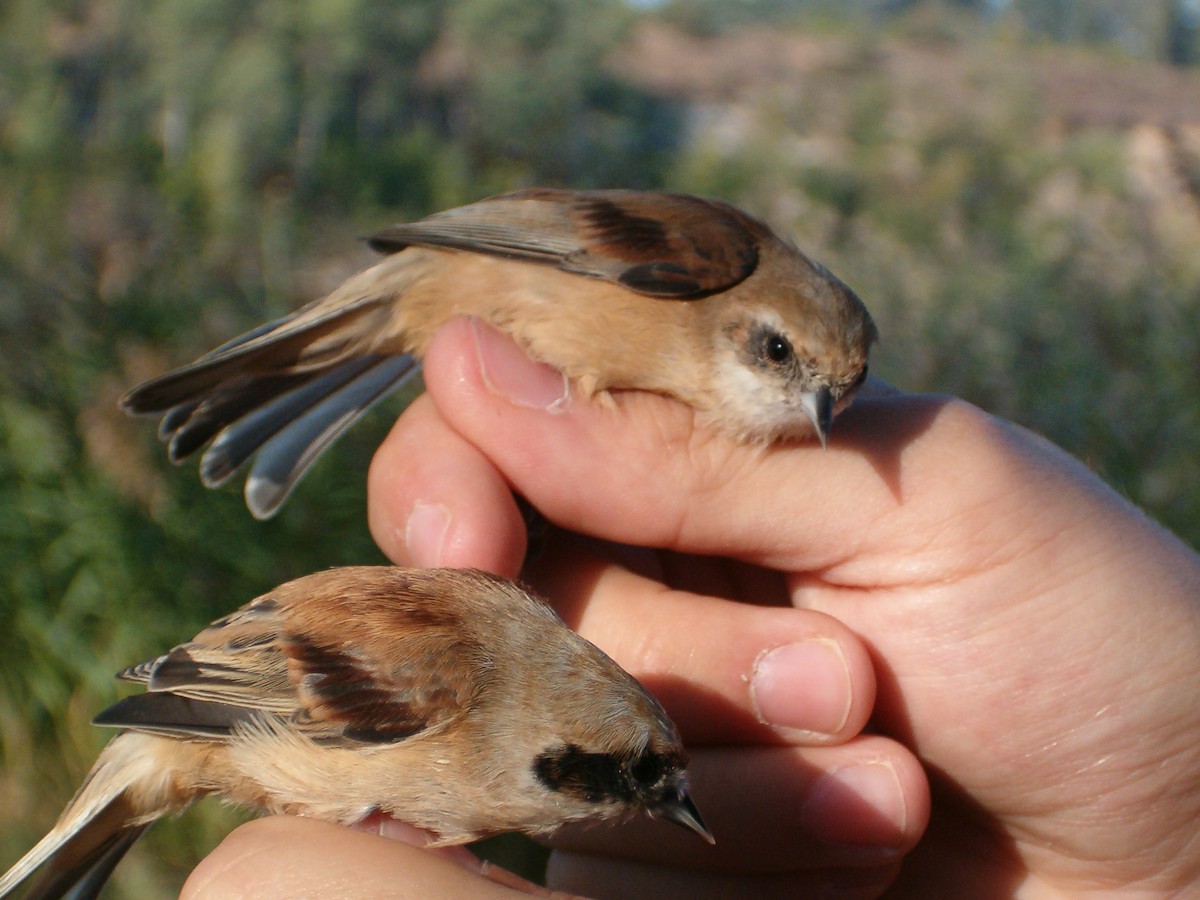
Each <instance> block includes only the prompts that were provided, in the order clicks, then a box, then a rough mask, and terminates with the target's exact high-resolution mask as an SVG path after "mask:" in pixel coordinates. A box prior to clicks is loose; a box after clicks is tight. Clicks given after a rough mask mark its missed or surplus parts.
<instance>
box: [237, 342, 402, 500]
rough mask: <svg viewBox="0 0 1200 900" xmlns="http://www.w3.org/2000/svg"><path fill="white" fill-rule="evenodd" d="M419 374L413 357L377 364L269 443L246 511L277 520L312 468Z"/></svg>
mask: <svg viewBox="0 0 1200 900" xmlns="http://www.w3.org/2000/svg"><path fill="white" fill-rule="evenodd" d="M419 371H420V366H419V364H418V363H417V360H415V359H414V358H413V357H411V356H407V355H406V356H389V357H383V358H382V359H377V360H376V362H375V364H374V365H373V366H371V367H370V368H368V369H366V370H365V371H364V372H363V373H362V374H361V375H359V376H358V377H356V378H355V379H354V380H352V381H350V382H349V383H347V384H346V385H345V386H344V387H341V388H338V389H337V390H336V391H334V392H333V393H332V394H330V395H329V396H328V397H326V398H325V399H324V400H321V401H319V402H318V403H317V404H316V405H314V406H313V407H312V408H311V409H309V410H308V411H307V412H305V413H303V415H301V416H299V417H298V418H296V419H295V420H294V421H292V422H291V423H290V424H289V425H288V426H287V427H285V428H284V429H282V430H281V431H279V433H278V434H276V435H275V436H274V437H272V438H271V439H270V440H268V441H267V442H266V443H264V444H263V445H262V447H261V448H260V449H259V452H258V456H257V458H256V459H255V460H254V466H253V468H252V469H251V470H250V476H249V477H248V478H247V479H246V488H245V495H246V506H247V507H248V508H249V510H250V512H251V513H252V514H253V515H254V517H255V518H258V519H266V518H269V517H271V516H273V515H274V514H275V513H276V512H277V511H278V510H279V507H281V506H282V505H283V503H284V501H285V500H287V498H288V495H289V494H291V492H292V489H293V488H295V486H296V485H297V484H298V483H299V482H300V479H301V478H303V477H304V474H305V473H306V472H307V471H308V469H309V467H311V466H312V464H313V463H314V462H316V461H317V459H318V458H319V457H320V456H321V454H322V453H324V452H325V450H326V449H328V448H329V447H330V446H331V445H332V444H333V442H334V441H336V440H337V439H338V438H339V437H340V436H341V435H342V433H343V432H344V431H345V430H346V429H347V428H349V427H350V426H351V425H353V424H354V423H355V422H357V421H358V419H359V418H360V417H361V416H362V415H363V414H364V413H366V412H367V410H369V409H370V408H371V407H372V406H374V405H375V404H376V403H377V402H378V401H380V400H382V399H383V398H384V397H385V396H387V395H388V394H390V393H391V392H392V391H395V390H397V389H399V388H401V387H403V386H404V385H405V384H407V383H408V382H409V380H410V379H411V378H412V377H413V376H414V375H415V374H416V373H417V372H419Z"/></svg>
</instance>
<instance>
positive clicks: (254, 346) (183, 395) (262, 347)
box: [121, 297, 381, 415]
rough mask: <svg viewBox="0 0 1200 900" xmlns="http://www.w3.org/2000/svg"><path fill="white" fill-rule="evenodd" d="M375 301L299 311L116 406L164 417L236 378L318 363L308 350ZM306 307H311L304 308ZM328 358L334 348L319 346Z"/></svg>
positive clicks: (373, 306)
mask: <svg viewBox="0 0 1200 900" xmlns="http://www.w3.org/2000/svg"><path fill="white" fill-rule="evenodd" d="M380 299H381V298H379V297H365V298H362V299H361V300H358V301H356V302H353V303H347V304H344V305H340V306H338V307H336V308H334V309H332V310H331V311H329V312H326V313H323V314H320V315H317V314H313V315H311V316H307V317H306V316H304V315H303V313H304V312H305V310H300V311H299V312H296V313H292V314H291V315H288V316H284V317H283V318H281V319H276V320H275V321H273V322H269V323H267V324H265V325H260V326H258V327H257V328H255V329H254V330H252V331H248V332H246V333H245V334H243V335H241V336H239V337H236V338H234V339H233V340H232V341H229V342H228V343H226V344H223V345H222V346H220V347H218V348H217V349H216V350H213V351H212V352H211V353H207V354H205V355H204V356H202V357H200V358H199V359H198V360H196V361H195V362H194V363H191V364H190V365H186V366H183V367H182V368H179V369H176V370H175V371H173V372H168V373H167V374H166V375H162V376H160V377H158V378H153V379H151V380H150V381H147V382H145V383H144V384H140V385H138V386H137V387H135V388H134V389H133V390H132V391H130V392H129V393H128V394H126V395H125V396H124V397H123V398H122V399H121V407H122V408H123V409H124V410H125V411H126V412H129V413H132V414H134V415H141V414H149V413H169V412H170V411H171V409H172V408H173V407H176V406H179V405H180V404H188V403H193V402H195V401H197V400H199V399H203V398H204V397H206V396H207V395H208V394H209V393H210V392H211V391H213V390H214V389H216V388H219V387H220V386H221V385H223V384H225V383H227V382H229V381H231V380H234V379H237V378H239V377H243V378H244V377H254V376H257V375H262V374H267V373H271V372H279V371H283V370H285V369H287V368H288V367H289V366H294V365H298V364H302V365H305V366H313V365H319V364H320V362H322V359H320V358H314V353H313V347H314V346H317V345H319V344H320V342H321V339H322V338H324V337H327V336H328V335H330V334H333V333H334V332H336V331H338V330H341V329H345V328H347V326H348V325H350V324H351V323H352V322H353V321H354V320H355V319H357V318H358V317H360V316H362V315H364V314H366V313H368V312H371V311H373V310H376V309H377V308H378V306H379V303H380ZM309 308H311V307H309ZM323 350H324V351H325V352H326V354H327V358H326V361H328V357H329V356H336V355H337V350H336V349H333V351H332V353H331V352H330V350H331V348H330V347H328V346H325V347H323Z"/></svg>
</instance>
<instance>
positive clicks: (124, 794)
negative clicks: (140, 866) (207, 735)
mask: <svg viewBox="0 0 1200 900" xmlns="http://www.w3.org/2000/svg"><path fill="white" fill-rule="evenodd" d="M161 740H163V739H162V738H155V737H153V736H150V735H143V734H135V733H131V732H125V733H123V734H120V735H118V736H117V737H115V738H114V739H113V740H112V741H110V742H109V745H108V746H107V747H105V748H104V752H103V753H101V754H100V758H99V759H98V760H97V761H96V765H94V766H93V767H92V771H91V772H90V773H88V777H87V779H86V780H85V781H84V783H83V785H82V786H81V787H80V788H79V790H78V791H77V792H76V794H75V796H74V797H73V798H72V799H71V802H70V803H69V804H67V808H66V809H65V810H63V814H62V815H61V816H60V817H59V819H58V822H57V823H55V825H54V827H53V828H52V829H51V830H50V833H49V834H47V835H46V836H45V837H44V838H42V839H41V840H40V841H38V842H37V844H36V845H35V846H34V847H33V849H32V850H30V851H29V852H28V853H26V854H25V855H24V856H23V857H21V859H20V860H19V861H18V862H17V864H16V865H14V866H13V867H12V868H11V869H9V870H8V871H7V872H5V873H4V874H3V875H0V900H2V898H6V897H9V896H10V895H11V894H12V893H13V891H15V890H16V889H17V888H18V887H20V886H21V885H22V884H23V883H24V882H25V881H27V880H28V879H29V878H30V877H31V876H32V875H34V873H37V872H39V870H40V874H39V876H38V878H37V879H36V881H35V882H34V883H33V886H32V887H31V888H30V889H29V891H28V892H27V893H26V894H25V898H26V900H53V898H58V897H65V898H70V900H89V898H93V897H95V896H96V895H97V894H99V893H100V889H101V888H102V887H104V883H105V882H106V881H107V880H108V876H109V875H111V874H112V870H113V868H114V867H115V866H116V865H117V863H118V862H120V861H121V857H123V856H124V855H125V852H126V851H127V850H128V849H129V848H130V847H132V846H133V844H134V842H136V841H137V839H138V838H139V837H141V835H142V832H143V831H145V830H146V829H147V828H149V827H150V826H151V825H152V824H153V823H154V822H155V820H157V819H158V818H160V817H161V816H163V815H165V814H167V813H169V812H174V811H175V810H177V809H181V808H183V807H184V806H186V805H187V803H188V802H189V800H190V798H186V799H184V798H178V797H176V796H174V795H173V794H172V791H171V773H170V771H169V770H163V768H162V764H161V760H160V758H159V755H158V754H156V753H154V752H153V748H152V747H149V746H147V744H148V743H154V742H158V741H161Z"/></svg>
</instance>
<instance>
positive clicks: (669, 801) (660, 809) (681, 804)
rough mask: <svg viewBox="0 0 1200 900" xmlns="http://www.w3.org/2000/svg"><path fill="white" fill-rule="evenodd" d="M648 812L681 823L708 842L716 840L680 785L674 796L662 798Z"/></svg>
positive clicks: (713, 842) (677, 823)
mask: <svg viewBox="0 0 1200 900" xmlns="http://www.w3.org/2000/svg"><path fill="white" fill-rule="evenodd" d="M650 813H651V815H653V816H655V817H657V818H659V819H666V820H667V821H668V822H674V823H675V824H676V825H682V826H683V827H684V828H687V829H688V830H690V831H694V832H696V834H698V835H700V837H702V838H704V840H706V841H708V842H709V843H710V844H715V843H716V842H717V841H716V838H714V837H713V836H712V832H711V831H709V830H708V826H707V825H705V824H704V820H703V819H702V818H700V810H698V809H696V804H695V803H693V802H692V798H691V797H690V796H689V795H688V792H687V790H686V789H684V788H683V787H682V786H681V787H680V788H679V789H678V791H677V792H676V794H675V796H674V797H667V798H666V799H664V800H662V801H661V802H660V803H658V804H657V805H656V806H655V807H654V808H653V809H651V810H650Z"/></svg>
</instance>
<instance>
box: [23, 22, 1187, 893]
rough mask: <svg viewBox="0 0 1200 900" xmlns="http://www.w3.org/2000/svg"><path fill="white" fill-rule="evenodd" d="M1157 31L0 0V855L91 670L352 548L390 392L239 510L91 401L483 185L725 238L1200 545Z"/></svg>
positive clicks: (72, 736)
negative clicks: (821, 267)
mask: <svg viewBox="0 0 1200 900" xmlns="http://www.w3.org/2000/svg"><path fill="white" fill-rule="evenodd" d="M1188 8H1189V7H1188V4H1187V3H1170V2H1162V3H1133V2H1127V3H1119V2H1115V0H1111V2H1106V3H1097V4H1086V5H1083V4H1062V3H1054V2H1048V0H1047V2H1035V0H1014V2H1012V3H997V2H992V3H969V2H958V3H895V2H891V3H889V2H884V0H876V2H858V3H854V2H847V3H837V4H834V3H828V2H819V0H810V2H803V3H790V2H789V3H782V2H761V3H751V2H732V0H712V2H706V0H688V2H685V0H676V2H670V3H665V4H663V5H661V6H655V5H651V6H649V7H647V6H645V5H644V4H641V5H637V6H627V5H625V4H623V3H621V2H618V0H604V2H585V0H520V2H518V0H461V2H448V0H407V2H405V3H402V4H396V3H387V2H383V0H298V2H294V3H278V2H269V0H254V2H242V3H236V4H234V3H230V2H227V0H208V2H204V3H200V2H195V0H160V2H157V3H155V4H152V5H149V6H147V5H146V4H143V3H138V2H135V0H9V2H8V3H6V4H5V5H4V6H3V7H0V185H2V187H0V354H2V355H3V358H4V360H5V365H4V367H3V369H2V370H0V504H2V505H3V508H4V509H5V510H6V512H5V515H4V516H2V517H0V535H2V539H0V609H2V611H3V616H4V621H5V622H6V623H7V627H5V628H4V629H3V630H2V631H0V653H3V655H4V658H5V659H6V661H7V662H6V664H5V666H4V667H3V672H2V676H0V677H2V678H3V682H2V684H0V759H2V762H3V776H2V777H0V859H2V860H3V861H4V863H8V862H9V861H11V860H13V859H15V858H16V857H17V856H18V855H19V854H20V853H21V852H23V851H24V850H25V849H27V847H28V846H29V845H30V844H31V843H32V842H33V841H34V840H35V839H36V838H37V837H38V836H40V834H41V833H42V832H43V831H44V830H45V828H46V827H47V826H48V825H49V824H50V822H51V821H52V820H53V818H54V817H55V816H56V815H57V812H58V810H59V808H60V805H61V802H63V801H65V799H66V798H67V797H68V796H69V795H70V793H71V792H72V790H73V789H74V786H75V784H76V783H77V781H78V779H79V778H80V777H81V775H82V774H83V773H84V772H85V771H86V770H87V768H88V767H89V765H90V764H91V762H92V760H93V759H94V755H95V753H96V752H97V750H98V748H99V747H100V745H101V744H102V743H103V741H104V739H105V738H106V737H107V736H106V735H104V734H102V733H100V732H99V730H98V729H93V728H92V727H91V726H90V725H89V724H88V720H89V719H90V717H91V715H92V714H94V713H95V712H96V711H97V710H99V709H100V708H102V707H103V706H104V705H105V704H106V703H108V702H111V701H112V700H113V699H115V698H116V696H117V687H116V684H115V683H114V682H113V681H112V677H111V676H112V673H113V672H115V671H117V670H119V669H120V668H122V667H123V666H125V665H127V664H129V663H131V662H133V661H136V660H140V659H143V658H147V657H150V656H153V655H155V654H157V653H158V652H161V651H162V650H163V649H165V648H166V647H168V646H170V645H171V644H173V643H175V642H177V641H178V640H180V639H183V638H186V637H188V636H190V635H191V634H192V633H193V632H194V631H195V630H196V629H198V628H199V627H200V626H202V625H203V624H204V623H205V622H207V621H209V620H210V619H212V618H213V617H215V616H217V615H219V614H221V613H224V612H227V611H229V610H230V609H232V608H234V607H236V606H238V605H240V604H241V603H243V602H245V601H247V600H249V599H250V598H251V597H253V596H255V595H257V594H258V593H261V592H262V591H263V590H266V589H268V588H269V587H270V586H272V585H274V584H276V583H278V582H280V581H282V580H285V579H287V578H290V577H294V576H297V575H300V574H302V573H304V572H308V571H312V570H314V569H317V568H321V567H324V566H329V565H335V564H343V563H352V562H354V563H362V562H372V561H380V560H381V557H380V555H379V553H378V551H377V550H375V549H374V547H373V545H372V543H371V541H370V537H369V535H368V533H367V530H366V526H365V516H364V498H363V489H364V476H365V472H366V468H367V465H368V463H369V460H370V455H371V452H372V449H373V447H374V446H375V445H376V444H377V443H378V441H379V439H380V438H381V436H382V434H383V432H384V430H385V429H386V427H387V423H388V419H389V417H391V416H393V415H394V413H395V408H396V405H395V404H393V405H392V406H391V407H389V408H388V409H386V410H381V411H380V412H379V413H377V414H375V415H374V416H373V417H372V419H371V420H370V421H369V422H367V423H364V424H363V425H360V426H359V427H358V428H356V429H354V430H353V431H352V432H351V433H350V435H349V436H348V437H347V438H345V439H344V440H343V441H342V442H341V443H340V444H339V445H338V447H337V448H336V449H335V451H334V452H333V453H331V454H330V458H328V459H326V460H325V461H324V462H323V463H322V464H321V465H320V466H318V468H317V469H316V470H315V471H314V473H313V474H312V475H311V476H310V477H309V478H308V479H307V480H306V482H305V484H304V485H303V486H302V487H301V489H300V490H299V491H298V492H297V494H296V495H295V496H294V497H293V498H292V500H291V501H290V502H289V504H288V506H287V508H286V509H285V511H284V512H283V514H282V515H280V516H279V517H278V518H277V519H276V520H274V521H272V522H270V523H266V524H264V523H258V522H254V521H253V520H251V519H250V517H249V516H248V515H247V514H246V513H245V511H244V509H243V507H242V502H241V498H240V496H239V495H238V494H237V493H236V492H234V491H232V490H230V491H223V492H216V493H213V492H207V491H205V490H203V489H202V488H201V487H200V485H199V483H198V479H197V477H196V475H195V472H194V470H193V469H194V467H192V466H185V467H184V468H183V470H182V471H172V470H170V467H169V466H167V465H166V464H165V461H164V458H163V457H164V454H163V453H162V451H161V449H160V448H159V447H158V446H157V444H156V442H155V439H154V434H153V432H154V428H153V426H152V424H151V423H149V422H136V421H129V420H126V419H125V418H123V417H122V416H121V415H120V414H119V413H118V412H117V409H116V403H117V399H118V398H119V396H120V394H121V392H122V391H123V390H125V389H126V388H128V387H129V386H131V385H132V384H134V383H136V382H137V381H139V380H141V379H142V378H145V377H149V376H151V375H154V374H157V373H159V372H161V371H164V370H165V369H166V368H168V367H169V366H170V365H172V364H177V363H180V362H183V361H186V360H188V359H190V358H192V357H193V356H194V355H195V354H197V353H199V352H201V351H203V350H206V349H208V348H210V347H211V346H214V345H215V344H217V343H219V342H221V341H223V340H225V339H226V338H228V337H230V336H231V335H233V334H235V333H237V332H238V331H240V330H241V329H243V328H244V327H247V326H249V325H252V324H254V323H256V322H258V321H261V320H263V319H265V318H267V317H269V316H273V315H277V314H280V313H282V312H284V311H286V310H288V309H291V308H293V307H294V306H296V305H298V304H299V303H301V302H303V301H305V300H307V299H310V298H311V297H313V296H315V295H317V294H318V293H320V292H321V291H323V290H326V289H328V288H330V287H332V286H333V285H334V284H335V283H336V282H337V281H338V280H339V279H340V278H341V277H343V276H345V275H346V274H348V273H349V272H351V271H353V270H354V269H355V268H357V267H359V266H361V265H362V264H363V263H364V262H366V261H367V260H369V258H370V255H369V254H368V253H367V252H366V251H365V250H364V249H363V248H362V247H361V246H360V244H359V242H358V241H357V240H356V238H357V236H360V235H363V234H367V233H370V232H371V231H372V230H373V229H375V228H377V227H380V226H382V225H384V224H387V223H388V222H390V221H395V220H401V219H404V218H408V217H413V216H417V215H421V214H425V213H428V212H430V211H433V210H435V209H439V208H444V207H447V206H451V205H455V204H458V203H462V202H466V201H469V200H472V199H476V198H478V197H480V196H483V195H486V194H488V193H493V192H496V191H499V190H505V189H510V188H515V187H518V186H522V185H527V184H535V183H540V184H561V185H569V186H581V187H583V186H599V185H606V186H634V187H650V186H665V187H669V188H672V189H679V190H688V191H694V192H698V193H706V194H711V195H718V196H721V197H723V198H725V199H728V200H730V201H732V202H734V203H738V204H740V205H742V206H744V207H746V208H748V209H750V210H752V211H754V212H756V213H758V214H760V215H762V216H764V217H765V218H767V219H768V220H770V221H771V222H772V223H773V224H774V225H776V226H777V227H778V228H780V229H781V230H782V231H785V232H790V233H792V234H793V235H794V236H795V237H796V239H797V241H798V242H799V243H800V245H801V246H802V247H804V248H805V249H806V250H807V251H809V252H811V253H812V254H813V255H814V256H815V257H817V258H819V259H821V260H823V261H824V262H826V263H827V264H829V265H830V266H831V267H832V268H833V269H834V270H835V271H837V272H838V273H839V274H840V275H842V276H843V277H844V278H845V279H846V280H847V281H848V282H850V283H851V285H852V286H853V287H855V289H856V290H858V292H859V293H860V294H861V295H862V296H863V297H864V298H865V299H866V301H867V303H868V305H870V306H871V308H872V310H873V311H874V312H875V314H876V317H877V319H878V320H879V323H880V327H881V331H882V333H883V335H884V342H883V344H882V346H881V347H880V348H879V359H878V364H877V365H875V366H874V368H875V370H876V371H878V372H880V373H881V374H882V375H884V376H885V377H886V378H888V379H889V380H891V381H893V382H895V383H896V384H898V385H900V386H902V387H904V388H908V389H913V390H928V389H932V390H942V391H948V392H954V393H958V394H961V395H963V396H965V397H967V398H968V399H971V400H973V401H974V402H977V403H979V404H981V405H982V406H984V407H986V408H988V409H990V410H993V411H995V412H997V413H999V414H1001V415H1005V416H1007V417H1010V418H1013V419H1015V420H1016V421H1019V422H1022V423H1024V424H1026V425H1028V426H1030V427H1032V428H1034V429H1036V430H1038V431H1041V432H1043V433H1044V434H1046V435H1048V436H1049V437H1050V438H1052V439H1053V440H1055V441H1057V442H1058V443H1060V444H1062V445H1063V446H1065V447H1067V448H1068V449H1069V450H1071V451H1072V452H1073V453H1076V454H1078V455H1079V456H1081V457H1082V458H1083V459H1085V460H1086V461H1087V462H1088V463H1089V464H1090V465H1092V466H1093V467H1094V468H1095V469H1096V470H1097V471H1098V472H1100V474H1101V475H1103V476H1104V477H1105V478H1106V479H1108V480H1109V481H1110V482H1111V483H1112V484H1114V485H1115V486H1116V487H1117V488H1118V489H1119V490H1121V491H1122V492H1124V493H1126V494H1127V495H1128V496H1130V497H1131V498H1132V499H1133V500H1135V501H1136V502H1138V503H1139V504H1141V505H1142V506H1144V507H1145V508H1146V509H1148V510H1149V511H1150V512H1151V513H1152V514H1153V515H1155V516H1156V517H1157V518H1159V519H1160V520H1161V521H1163V522H1164V523H1165V524H1167V525H1168V526H1169V527H1171V528H1172V529H1174V530H1175V531H1177V532H1178V533H1180V534H1181V535H1183V536H1184V537H1185V538H1186V539H1187V540H1189V541H1190V542H1191V543H1192V544H1193V545H1195V544H1198V543H1200V493H1198V492H1197V491H1196V490H1195V489H1194V485H1195V484H1196V483H1197V482H1198V481H1200V471H1198V470H1200V390H1198V389H1197V384H1198V382H1197V379H1198V377H1200V112H1198V111H1197V105H1196V103H1197V100H1194V99H1192V98H1198V99H1200V80H1197V76H1196V74H1195V73H1194V71H1193V70H1187V69H1186V68H1180V66H1179V64H1180V63H1183V62H1187V61H1188V60H1194V59H1195V58H1196V57H1195V54H1194V50H1195V44H1194V43H1190V44H1189V43H1188V41H1189V40H1191V41H1193V42H1194V38H1195V32H1194V30H1193V31H1191V32H1189V31H1188V30H1187V28H1188V27H1192V26H1194V20H1192V19H1190V18H1189V17H1188V14H1187V10H1188ZM1085 9H1086V10H1090V12H1087V13H1084V12H1079V10H1085ZM1072 10H1074V11H1072ZM1189 23H1192V25H1189ZM764 24H765V25H767V26H769V28H767V29H764V28H763V25H764ZM1189 35H1190V37H1189ZM1049 43H1057V44H1059V45H1061V44H1063V43H1066V44H1070V45H1071V46H1069V47H1067V48H1065V49H1064V48H1062V47H1061V46H1059V47H1058V49H1054V50H1051V49H1046V47H1045V45H1046V44H1049ZM1189 54H1192V55H1190V56H1189ZM1160 61H1162V62H1160ZM1164 63H1173V64H1175V66H1176V67H1175V69H1173V70H1168V68H1167V66H1166V65H1165V64H1164ZM1107 79H1112V80H1111V81H1110V80H1107ZM1064 85H1066V86H1067V87H1064ZM1068 87H1070V89H1069V90H1068ZM332 536H336V537H332ZM210 805H211V804H210ZM231 821H234V819H233V818H232V817H231V816H230V815H229V814H226V813H223V812H221V811H219V810H216V809H212V810H208V809H206V810H205V812H203V813H202V814H189V815H188V816H185V817H183V818H182V819H181V820H179V821H178V822H177V823H172V824H170V825H168V826H165V827H160V828H157V829H154V830H153V831H152V832H151V834H150V837H149V838H148V840H147V842H146V843H147V844H148V845H149V846H148V851H147V849H142V850H140V851H135V853H134V854H133V855H132V857H131V859H130V861H129V862H128V863H127V864H126V865H124V866H123V867H122V869H121V870H120V871H119V875H118V891H119V892H120V893H121V894H122V895H124V896H137V897H141V896H150V895H159V894H166V893H167V892H168V891H169V890H171V889H174V888H176V887H177V886H178V884H179V883H180V881H181V879H182V878H183V877H184V876H185V874H186V872H187V871H188V869H189V868H190V866H191V865H192V864H193V863H194V861H195V859H196V857H197V855H198V854H200V853H202V852H203V851H204V850H205V849H207V848H209V847H211V846H212V845H213V844H214V843H215V842H216V841H217V840H218V839H219V836H220V835H221V834H222V833H223V832H224V831H225V830H226V829H227V828H228V827H229V825H230V822H231Z"/></svg>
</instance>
